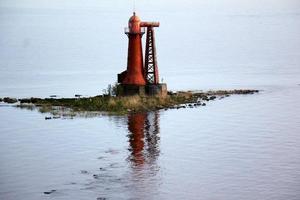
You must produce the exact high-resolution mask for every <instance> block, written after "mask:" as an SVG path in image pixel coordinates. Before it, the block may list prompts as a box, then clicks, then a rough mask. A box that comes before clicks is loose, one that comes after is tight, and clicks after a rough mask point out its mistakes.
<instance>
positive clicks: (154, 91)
mask: <svg viewBox="0 0 300 200" xmlns="http://www.w3.org/2000/svg"><path fill="white" fill-rule="evenodd" d="M146 94H147V95H149V96H167V94H168V90H167V84H165V83H161V84H153V85H146Z"/></svg>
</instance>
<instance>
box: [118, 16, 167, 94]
mask: <svg viewBox="0 0 300 200" xmlns="http://www.w3.org/2000/svg"><path fill="white" fill-rule="evenodd" d="M159 25H160V24H159V22H142V21H141V20H140V18H139V17H138V16H137V15H136V14H135V12H134V13H133V16H132V17H131V18H130V19H129V23H128V28H125V33H126V35H127V36H128V39H129V42H128V57H127V70H126V71H123V72H122V73H121V74H118V83H120V85H119V87H118V95H136V94H138V95H162V96H165V95H167V85H166V84H159V75H158V66H157V57H156V47H155V36H154V28H155V27H159ZM145 30H147V38H146V50H145V64H144V62H143V49H142V36H143V34H144V33H145Z"/></svg>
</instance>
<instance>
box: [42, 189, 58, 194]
mask: <svg viewBox="0 0 300 200" xmlns="http://www.w3.org/2000/svg"><path fill="white" fill-rule="evenodd" d="M53 192H56V190H50V191H48V192H44V194H52V193H53Z"/></svg>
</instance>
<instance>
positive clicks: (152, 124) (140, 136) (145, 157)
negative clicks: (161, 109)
mask: <svg viewBox="0 0 300 200" xmlns="http://www.w3.org/2000/svg"><path fill="white" fill-rule="evenodd" d="M158 121H159V115H158V112H155V113H135V114H131V115H129V116H128V130H129V132H130V134H129V144H130V148H129V150H130V151H131V156H130V160H131V161H132V162H133V164H135V165H143V164H144V163H145V162H150V163H153V162H155V160H156V158H157V157H158V155H159V146H158V144H159V124H158Z"/></svg>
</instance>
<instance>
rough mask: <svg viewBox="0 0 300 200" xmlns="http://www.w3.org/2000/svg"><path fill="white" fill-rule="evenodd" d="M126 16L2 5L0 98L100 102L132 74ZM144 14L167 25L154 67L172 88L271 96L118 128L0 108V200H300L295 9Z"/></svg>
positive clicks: (176, 7) (81, 8)
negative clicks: (94, 98)
mask: <svg viewBox="0 0 300 200" xmlns="http://www.w3.org/2000/svg"><path fill="white" fill-rule="evenodd" d="M131 8H132V4H131V3H130V2H124V1H121V0H116V1H115V2H111V1H103V2H102V1H96V0H95V1H94V0H90V1H86V2H84V3H83V2H82V1H79V0H73V1H68V0H65V1H58V0H53V1H51V3H49V2H48V1H39V3H37V2H36V1H33V0H27V1H18V0H14V1H11V0H9V1H8V0H2V1H1V2H0V97H3V96H14V97H30V96H41V97H47V96H49V95H53V94H56V95H59V96H74V94H83V95H96V94H99V93H101V92H102V89H104V88H106V86H107V84H109V83H113V82H114V81H115V80H116V74H117V73H119V72H121V71H122V70H123V69H124V68H125V65H126V63H125V62H126V50H127V46H126V45H127V38H126V35H124V34H123V32H122V31H123V27H124V26H126V23H127V20H128V18H129V16H130V12H131ZM137 8H138V13H139V14H140V16H141V18H142V19H145V20H157V21H160V22H161V27H160V28H159V29H158V30H157V32H156V34H157V50H158V53H159V55H158V59H159V60H158V61H159V67H160V74H161V77H163V79H164V81H165V82H167V83H168V87H169V88H170V89H173V90H180V89H231V88H255V89H261V90H263V91H262V92H260V93H259V94H255V95H248V96H232V97H229V98H225V99H223V100H216V101H214V102H210V103H208V105H207V106H206V107H201V108H192V109H180V110H168V111H159V112H155V113H142V114H136V115H131V116H123V117H115V116H96V117H93V118H84V117H78V118H74V119H57V120H45V116H48V114H41V113H39V112H38V111H30V110H21V109H17V108H15V107H12V106H7V105H5V104H0V160H1V163H0V199H8V200H10V199H12V200H15V199H30V200H35V199H95V200H96V199H97V198H107V199H204V200H206V199H228V200H229V199H230V200H231V199H249V200H250V199H253V200H254V199H270V200H271V199H272V200H273V199H276V200H285V199H289V200H298V199H299V198H300V192H299V188H300V159H299V158H300V134H299V133H300V115H299V113H300V107H299V98H300V85H299V84H300V37H299V33H300V4H299V2H298V1H293V0H287V1H283V0H279V1H276V2H273V1H271V0H263V1H244V2H243V3H239V2H236V1H234V0H223V1H210V2H204V1H193V0H192V1H189V2H186V3H185V4H183V3H182V2H181V1H178V0H175V1H172V2H171V1H164V2H163V3H162V2H160V1H158V0H154V1H152V2H151V3H146V2H138V3H137ZM51 190H56V191H55V192H53V193H51V194H48V195H47V194H44V192H49V191H51Z"/></svg>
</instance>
